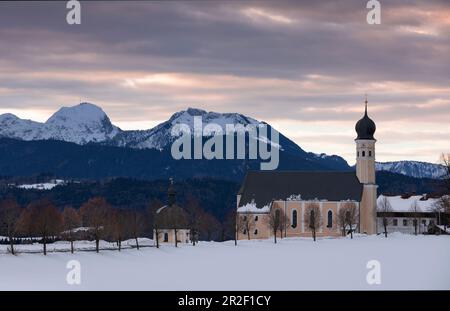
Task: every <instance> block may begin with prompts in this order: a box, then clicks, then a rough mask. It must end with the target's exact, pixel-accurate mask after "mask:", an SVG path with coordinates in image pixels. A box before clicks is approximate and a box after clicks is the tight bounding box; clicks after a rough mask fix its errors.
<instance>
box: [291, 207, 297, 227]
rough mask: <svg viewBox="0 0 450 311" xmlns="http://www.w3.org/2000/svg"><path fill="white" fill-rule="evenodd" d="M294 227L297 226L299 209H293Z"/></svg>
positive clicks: (292, 225)
mask: <svg viewBox="0 0 450 311" xmlns="http://www.w3.org/2000/svg"><path fill="white" fill-rule="evenodd" d="M291 227H292V228H294V229H295V228H297V210H293V211H292V224H291Z"/></svg>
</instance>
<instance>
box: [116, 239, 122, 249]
mask: <svg viewBox="0 0 450 311" xmlns="http://www.w3.org/2000/svg"><path fill="white" fill-rule="evenodd" d="M117 245H118V246H119V252H120V251H121V250H122V241H121V239H120V238H119V241H117Z"/></svg>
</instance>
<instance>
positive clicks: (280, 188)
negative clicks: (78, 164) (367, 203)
mask: <svg viewBox="0 0 450 311" xmlns="http://www.w3.org/2000/svg"><path fill="white" fill-rule="evenodd" d="M362 191H363V185H362V184H361V183H360V182H359V180H358V177H356V174H355V172H334V171H326V172H322V171H249V172H248V173H247V175H246V176H245V179H244V182H243V184H242V186H241V189H240V190H239V194H240V195H241V199H240V201H239V206H243V205H245V204H248V203H252V201H253V200H254V203H255V204H256V206H257V207H258V208H262V207H263V206H265V205H267V204H269V203H270V202H272V201H273V200H286V199H288V198H289V197H291V196H293V195H294V196H296V195H300V196H301V199H302V200H315V199H318V200H327V201H344V200H354V201H357V202H360V201H361V196H362Z"/></svg>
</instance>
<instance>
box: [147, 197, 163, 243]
mask: <svg viewBox="0 0 450 311" xmlns="http://www.w3.org/2000/svg"><path fill="white" fill-rule="evenodd" d="M162 206H163V205H162V202H161V201H160V200H152V201H151V202H150V204H149V206H148V208H147V213H148V215H149V216H150V218H151V219H152V222H153V239H154V240H155V241H156V248H159V235H160V230H161V229H162V227H161V225H162V223H161V221H160V219H159V217H158V211H159V210H160V208H161V207H162Z"/></svg>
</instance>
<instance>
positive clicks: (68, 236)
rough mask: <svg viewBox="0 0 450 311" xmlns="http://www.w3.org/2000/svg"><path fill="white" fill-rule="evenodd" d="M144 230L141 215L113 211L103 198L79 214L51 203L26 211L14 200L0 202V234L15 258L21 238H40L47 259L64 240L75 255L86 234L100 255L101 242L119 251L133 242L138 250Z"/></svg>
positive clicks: (35, 204)
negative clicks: (49, 249)
mask: <svg viewBox="0 0 450 311" xmlns="http://www.w3.org/2000/svg"><path fill="white" fill-rule="evenodd" d="M82 226H83V227H82ZM144 228H145V215H144V214H143V213H142V212H140V211H137V210H121V209H114V208H112V207H111V205H110V204H108V202H107V201H106V200H105V199H104V198H102V197H96V198H92V199H90V200H89V201H87V202H86V203H84V204H83V205H82V206H81V208H80V209H79V210H76V209H74V208H72V207H69V206H67V207H65V208H64V209H63V211H62V212H61V211H60V210H58V209H57V208H56V206H55V205H54V204H53V203H52V202H51V201H50V200H48V199H42V200H39V201H36V202H32V203H30V204H29V205H28V206H27V207H26V208H21V207H20V206H19V204H18V203H17V202H16V201H15V200H14V199H11V198H9V199H5V200H3V201H1V202H0V234H5V235H6V236H7V238H8V240H9V243H10V246H9V248H10V252H11V253H12V254H15V249H14V241H15V240H17V239H18V238H20V237H39V238H40V240H41V243H42V245H43V252H44V255H46V254H47V244H48V243H49V242H50V241H54V240H56V239H64V240H67V241H69V242H70V249H71V252H72V253H73V252H74V241H75V240H77V239H78V238H79V237H80V234H83V233H84V234H85V235H83V238H92V239H93V240H95V244H96V251H97V252H99V249H100V247H99V244H100V239H102V238H105V239H108V240H110V241H114V242H116V243H117V245H118V247H119V250H120V249H121V242H122V241H123V240H124V239H125V238H127V239H128V238H134V239H135V241H136V247H137V248H138V249H139V242H138V237H139V236H140V234H141V233H142V232H143V230H144ZM80 229H81V230H80Z"/></svg>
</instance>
